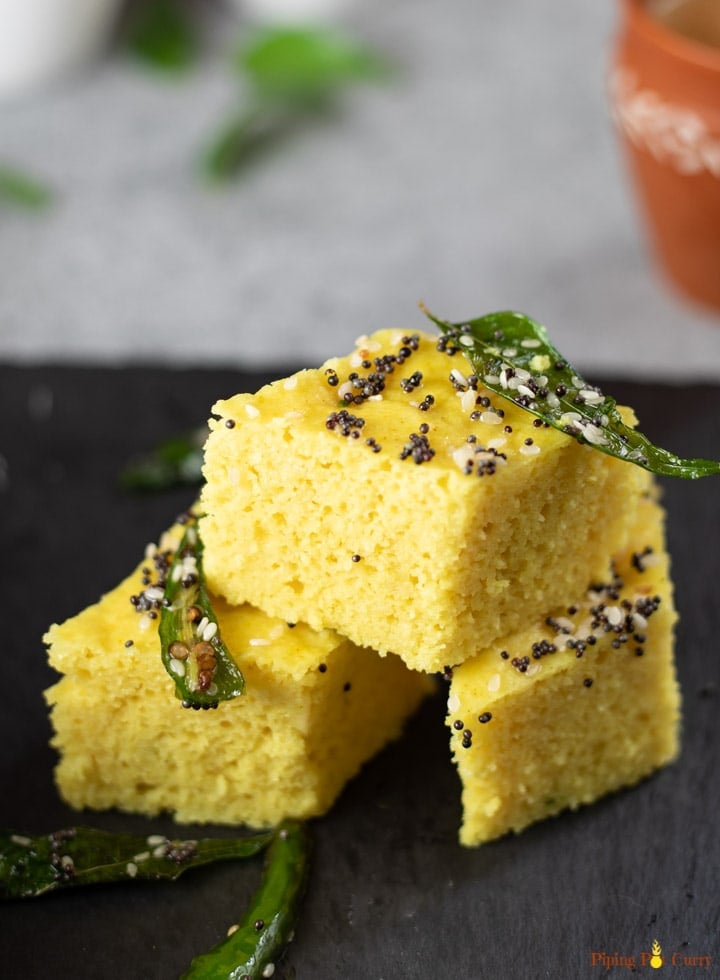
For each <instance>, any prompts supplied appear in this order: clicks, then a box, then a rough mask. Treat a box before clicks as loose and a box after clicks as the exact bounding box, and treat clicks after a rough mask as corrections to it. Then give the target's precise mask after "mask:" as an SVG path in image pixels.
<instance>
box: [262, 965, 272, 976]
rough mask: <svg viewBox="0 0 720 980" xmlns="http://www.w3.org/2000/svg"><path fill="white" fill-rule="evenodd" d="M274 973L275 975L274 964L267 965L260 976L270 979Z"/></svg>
mask: <svg viewBox="0 0 720 980" xmlns="http://www.w3.org/2000/svg"><path fill="white" fill-rule="evenodd" d="M274 973H275V964H274V963H268V965H267V966H266V967H265V969H264V970H263V971H262V975H263V976H264V977H271V976H272V975H273V974H274Z"/></svg>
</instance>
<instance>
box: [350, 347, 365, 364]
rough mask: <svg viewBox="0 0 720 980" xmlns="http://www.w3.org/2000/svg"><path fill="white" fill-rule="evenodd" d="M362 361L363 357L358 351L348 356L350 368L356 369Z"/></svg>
mask: <svg viewBox="0 0 720 980" xmlns="http://www.w3.org/2000/svg"><path fill="white" fill-rule="evenodd" d="M363 361H364V357H363V356H362V354H361V353H360V352H359V351H355V353H354V354H351V355H350V367H353V368H358V367H360V365H361V364H362V362H363Z"/></svg>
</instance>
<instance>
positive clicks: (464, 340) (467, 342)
mask: <svg viewBox="0 0 720 980" xmlns="http://www.w3.org/2000/svg"><path fill="white" fill-rule="evenodd" d="M460 343H461V344H462V345H463V347H472V346H473V345H474V344H475V338H474V337H471V336H470V334H469V333H463V334H460Z"/></svg>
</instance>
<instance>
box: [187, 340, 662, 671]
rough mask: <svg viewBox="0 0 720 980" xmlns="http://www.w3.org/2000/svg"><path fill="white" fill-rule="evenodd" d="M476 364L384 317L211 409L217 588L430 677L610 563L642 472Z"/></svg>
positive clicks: (209, 547)
mask: <svg viewBox="0 0 720 980" xmlns="http://www.w3.org/2000/svg"><path fill="white" fill-rule="evenodd" d="M470 376H471V367H470V364H469V362H468V361H467V360H466V359H465V357H464V355H463V354H462V353H460V352H458V353H456V354H455V355H454V357H452V358H451V357H449V356H448V355H447V354H446V353H441V352H439V351H438V350H437V337H434V336H431V335H425V334H420V335H412V336H407V335H404V334H403V332H402V331H397V330H396V331H393V330H387V331H381V332H379V333H377V334H374V335H373V336H371V337H367V338H361V339H360V340H359V341H358V347H357V349H356V350H355V351H354V352H353V353H352V354H351V355H350V356H349V357H347V358H342V359H333V360H330V361H328V362H327V363H326V364H325V365H323V366H322V367H321V368H320V369H318V370H312V371H301V372H300V373H298V374H296V375H293V376H291V377H289V378H286V379H285V380H281V381H278V382H276V383H274V384H271V385H268V386H267V387H265V388H263V389H261V390H260V391H259V392H258V393H257V394H256V395H245V394H241V395H236V396H234V397H232V398H229V399H228V400H226V401H221V402H219V403H218V404H217V405H215V407H214V413H215V415H216V418H214V419H213V420H211V423H210V424H211V430H212V431H211V434H210V437H209V439H208V442H207V445H206V464H205V478H206V486H205V490H204V493H203V502H202V503H203V509H204V511H205V513H206V517H205V519H204V520H203V521H202V525H201V527H202V534H203V538H204V540H205V544H206V569H207V574H208V581H209V583H210V585H211V587H212V588H213V589H214V591H216V592H217V593H219V594H222V595H224V596H225V597H226V598H227V599H228V600H229V601H230V602H232V603H235V604H238V603H241V602H246V601H249V602H252V603H253V604H255V605H257V606H259V607H260V608H262V609H264V610H265V611H266V612H268V613H270V614H272V615H276V616H282V617H283V618H287V619H291V620H301V621H305V622H308V623H309V624H310V625H311V626H313V627H314V628H316V629H323V628H328V627H330V628H333V629H337V630H338V631H339V632H340V633H342V634H343V635H345V636H348V637H350V638H351V639H352V640H353V641H354V642H356V643H358V644H361V645H364V646H371V647H374V648H375V649H378V650H380V651H387V650H391V651H394V652H395V653H397V654H399V655H400V656H401V657H402V658H403V659H404V660H405V662H406V663H407V664H408V665H410V666H411V667H413V668H416V669H420V670H426V671H437V670H441V669H442V668H443V667H444V666H445V665H446V664H456V663H460V662H462V661H463V660H465V659H467V658H468V657H469V656H471V655H472V654H474V653H475V652H476V651H477V649H478V646H485V645H488V644H490V643H492V642H494V641H495V640H498V639H499V638H501V637H502V636H504V635H507V634H508V633H510V632H513V631H516V630H518V629H520V628H521V627H522V625H523V624H524V623H525V622H526V621H527V619H528V617H532V616H536V615H540V614H541V613H542V612H543V611H544V610H546V609H550V608H553V607H554V606H556V605H559V604H562V603H567V602H569V601H571V600H572V598H573V597H574V596H576V595H578V594H579V592H580V591H581V590H582V589H583V588H584V587H585V585H586V584H587V582H588V581H590V580H591V579H593V578H596V577H599V576H602V575H604V574H605V572H606V569H607V561H608V555H610V554H612V553H614V552H616V551H618V550H619V549H621V548H622V547H624V546H625V544H626V541H627V535H628V531H629V528H630V526H631V523H632V520H633V517H634V513H633V511H634V507H635V501H636V500H637V496H638V492H637V491H638V487H639V486H640V485H641V484H642V481H643V474H642V473H641V472H640V471H639V470H638V468H637V467H634V466H631V465H628V464H627V463H622V462H619V461H618V460H616V459H613V458H611V457H610V456H608V455H605V454H602V453H599V452H596V451H595V450H593V449H590V448H589V447H587V446H581V445H579V444H578V443H577V442H576V441H575V440H574V439H572V438H570V437H569V436H567V435H565V434H564V433H561V432H558V431H557V430H555V429H552V428H548V427H543V425H542V423H540V425H539V426H538V425H535V424H534V423H533V417H532V416H531V415H530V414H528V413H527V412H525V411H523V410H522V409H521V408H518V407H516V406H515V405H512V404H511V403H510V402H508V401H506V400H503V399H502V398H499V397H497V396H495V395H493V394H492V393H491V392H489V391H486V390H484V389H482V387H480V388H477V387H475V388H474V387H473V384H474V382H472V380H471V379H470ZM469 379H470V380H469Z"/></svg>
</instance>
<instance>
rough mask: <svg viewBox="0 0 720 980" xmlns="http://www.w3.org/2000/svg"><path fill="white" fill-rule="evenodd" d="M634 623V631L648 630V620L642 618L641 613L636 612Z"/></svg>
mask: <svg viewBox="0 0 720 980" xmlns="http://www.w3.org/2000/svg"><path fill="white" fill-rule="evenodd" d="M632 621H633V628H634V629H636V630H644V629H647V624H648V621H647V619H645V617H644V616H641V615H640V613H639V612H634V613H633V617H632Z"/></svg>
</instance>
